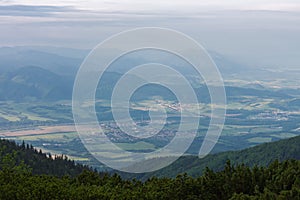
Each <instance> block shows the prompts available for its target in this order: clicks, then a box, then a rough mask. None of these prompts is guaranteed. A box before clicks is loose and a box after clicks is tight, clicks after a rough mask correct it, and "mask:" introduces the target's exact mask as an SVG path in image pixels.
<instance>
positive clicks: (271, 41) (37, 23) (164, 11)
mask: <svg viewBox="0 0 300 200" xmlns="http://www.w3.org/2000/svg"><path fill="white" fill-rule="evenodd" d="M37 2H38V3H37ZM149 26H151V27H153V26H154V27H164V28H171V29H174V30H177V31H181V32H183V33H185V34H187V35H189V36H191V37H192V38H194V39H195V40H196V41H198V42H199V43H200V44H202V45H203V46H204V47H205V48H206V49H209V50H212V51H216V52H218V53H221V54H224V55H228V56H231V57H232V58H234V59H235V60H238V61H241V62H243V63H247V64H249V65H253V66H258V67H265V66H267V67H268V66H274V67H275V66H276V67H288V68H295V69H300V37H299V35H300V1H298V0H243V1H240V0H226V1H225V0H210V1H207V0H205V1H204V0H184V1H182V0H159V1H158V0H118V1H117V0H89V1H88V0H85V1H83V0H51V1H50V0H47V1H46V0H39V1H36V0H35V1H33V0H0V27H1V31H0V46H20V45H43V46H47V45H51V46H62V47H72V48H85V49H91V48H93V47H94V46H96V45H97V44H98V43H100V42H101V41H103V40H104V39H106V38H107V37H109V36H111V35H113V34H117V33H119V32H120V31H124V30H128V29H132V28H137V27H149Z"/></svg>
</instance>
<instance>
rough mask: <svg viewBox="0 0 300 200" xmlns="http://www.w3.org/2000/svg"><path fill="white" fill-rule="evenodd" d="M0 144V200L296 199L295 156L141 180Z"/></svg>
mask: <svg viewBox="0 0 300 200" xmlns="http://www.w3.org/2000/svg"><path fill="white" fill-rule="evenodd" d="M0 144H1V145H0V168H1V171H0V199H220V200H222V199H300V161H299V160H293V159H290V160H286V161H283V162H279V161H278V160H275V161H274V162H272V163H271V164H269V165H268V166H267V167H263V166H256V165H255V166H253V167H249V166H246V165H245V164H238V165H233V164H232V163H230V161H229V160H228V161H227V162H226V164H225V165H224V166H223V170H221V171H213V170H211V169H209V168H206V169H205V170H204V173H203V175H201V176H196V177H191V176H189V175H187V174H179V175H177V176H176V178H166V177H165V178H157V177H151V178H149V179H147V180H146V181H144V182H142V181H139V180H136V179H131V180H128V179H122V178H121V176H120V175H117V174H114V175H110V174H107V173H98V172H95V171H93V170H92V169H90V168H89V167H87V166H83V165H79V164H75V163H74V162H73V161H70V160H68V159H67V158H65V157H64V156H56V157H55V158H54V159H53V158H49V155H48V156H47V155H46V154H43V153H42V152H38V151H37V150H35V149H34V148H33V147H32V146H29V145H25V144H24V143H23V144H21V145H16V144H15V143H14V142H11V141H7V140H1V142H0ZM29 161H30V162H29Z"/></svg>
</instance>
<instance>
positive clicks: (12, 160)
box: [0, 139, 91, 177]
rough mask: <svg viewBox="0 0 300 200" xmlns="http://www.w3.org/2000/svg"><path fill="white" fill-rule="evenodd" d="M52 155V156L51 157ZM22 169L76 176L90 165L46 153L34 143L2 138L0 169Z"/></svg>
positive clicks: (33, 172)
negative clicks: (29, 143) (17, 142)
mask: <svg viewBox="0 0 300 200" xmlns="http://www.w3.org/2000/svg"><path fill="white" fill-rule="evenodd" d="M50 157H51V158H50ZM3 168H8V169H14V168H15V169H18V168H20V169H22V170H25V169H26V171H27V172H30V173H32V174H35V175H40V174H47V175H54V176H59V177H62V176H64V175H68V176H72V177H74V176H76V175H79V174H80V173H81V172H82V171H83V170H91V168H90V167H88V166H84V165H81V164H77V163H75V162H74V161H72V160H69V159H68V158H67V157H66V156H64V155H51V154H45V153H43V152H42V151H41V150H37V149H35V148H34V147H33V146H32V145H28V144H25V143H24V142H23V143H22V144H21V145H18V144H16V143H15V142H14V141H9V140H1V139H0V169H3Z"/></svg>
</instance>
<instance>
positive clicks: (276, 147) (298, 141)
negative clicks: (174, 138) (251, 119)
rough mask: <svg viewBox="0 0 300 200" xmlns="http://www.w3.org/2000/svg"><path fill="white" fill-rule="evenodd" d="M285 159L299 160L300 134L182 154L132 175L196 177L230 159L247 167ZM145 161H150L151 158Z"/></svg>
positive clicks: (216, 168) (266, 164) (215, 168)
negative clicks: (242, 146) (165, 164)
mask: <svg viewBox="0 0 300 200" xmlns="http://www.w3.org/2000/svg"><path fill="white" fill-rule="evenodd" d="M287 159H296V160H300V136H297V137H293V138H289V139H284V140H279V141H276V142H270V143H265V144H261V145H257V146H254V147H251V148H247V149H244V150H241V151H230V152H222V153H218V154H211V155H208V156H206V157H204V158H202V159H199V158H198V157H196V156H183V157H181V158H179V159H178V160H177V161H176V162H174V163H173V164H172V165H170V166H168V167H165V168H163V169H161V170H159V171H156V172H153V173H146V174H137V175H134V177H137V178H139V179H141V180H147V179H148V178H150V177H152V176H158V177H176V175H177V174H180V173H187V174H189V175H191V176H193V177H196V176H199V175H202V174H203V172H204V170H205V168H206V167H209V168H210V169H212V170H215V171H220V170H222V169H223V168H224V165H225V163H226V161H227V160H230V161H231V163H233V164H241V163H243V164H245V165H247V166H249V167H253V166H255V165H258V166H268V165H269V164H270V163H272V162H274V161H275V160H279V161H284V160H287ZM147 162H151V160H149V161H147ZM147 162H146V163H147ZM128 176H129V177H132V175H131V174H130V175H128V174H124V177H128Z"/></svg>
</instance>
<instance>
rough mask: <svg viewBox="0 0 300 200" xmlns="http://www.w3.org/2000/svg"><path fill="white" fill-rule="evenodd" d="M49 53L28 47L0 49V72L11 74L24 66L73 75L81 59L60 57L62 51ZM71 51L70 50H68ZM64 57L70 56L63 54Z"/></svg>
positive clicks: (53, 50)
mask: <svg viewBox="0 0 300 200" xmlns="http://www.w3.org/2000/svg"><path fill="white" fill-rule="evenodd" d="M56 51H57V54H56V53H54V52H55V49H52V51H50V52H46V51H41V50H38V49H37V48H30V47H27V48H25V47H2V48H0V72H11V71H14V70H17V69H19V68H22V67H26V66H39V67H41V68H43V69H46V70H48V71H51V72H54V73H57V74H60V75H73V76H74V75H75V74H76V72H77V70H78V68H79V66H80V64H81V62H82V60H83V58H82V57H79V56H77V57H67V56H63V55H60V54H59V53H62V50H60V51H59V50H58V49H57V50H56ZM70 51H71V50H70ZM64 54H65V55H70V56H71V55H72V54H67V53H64Z"/></svg>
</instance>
